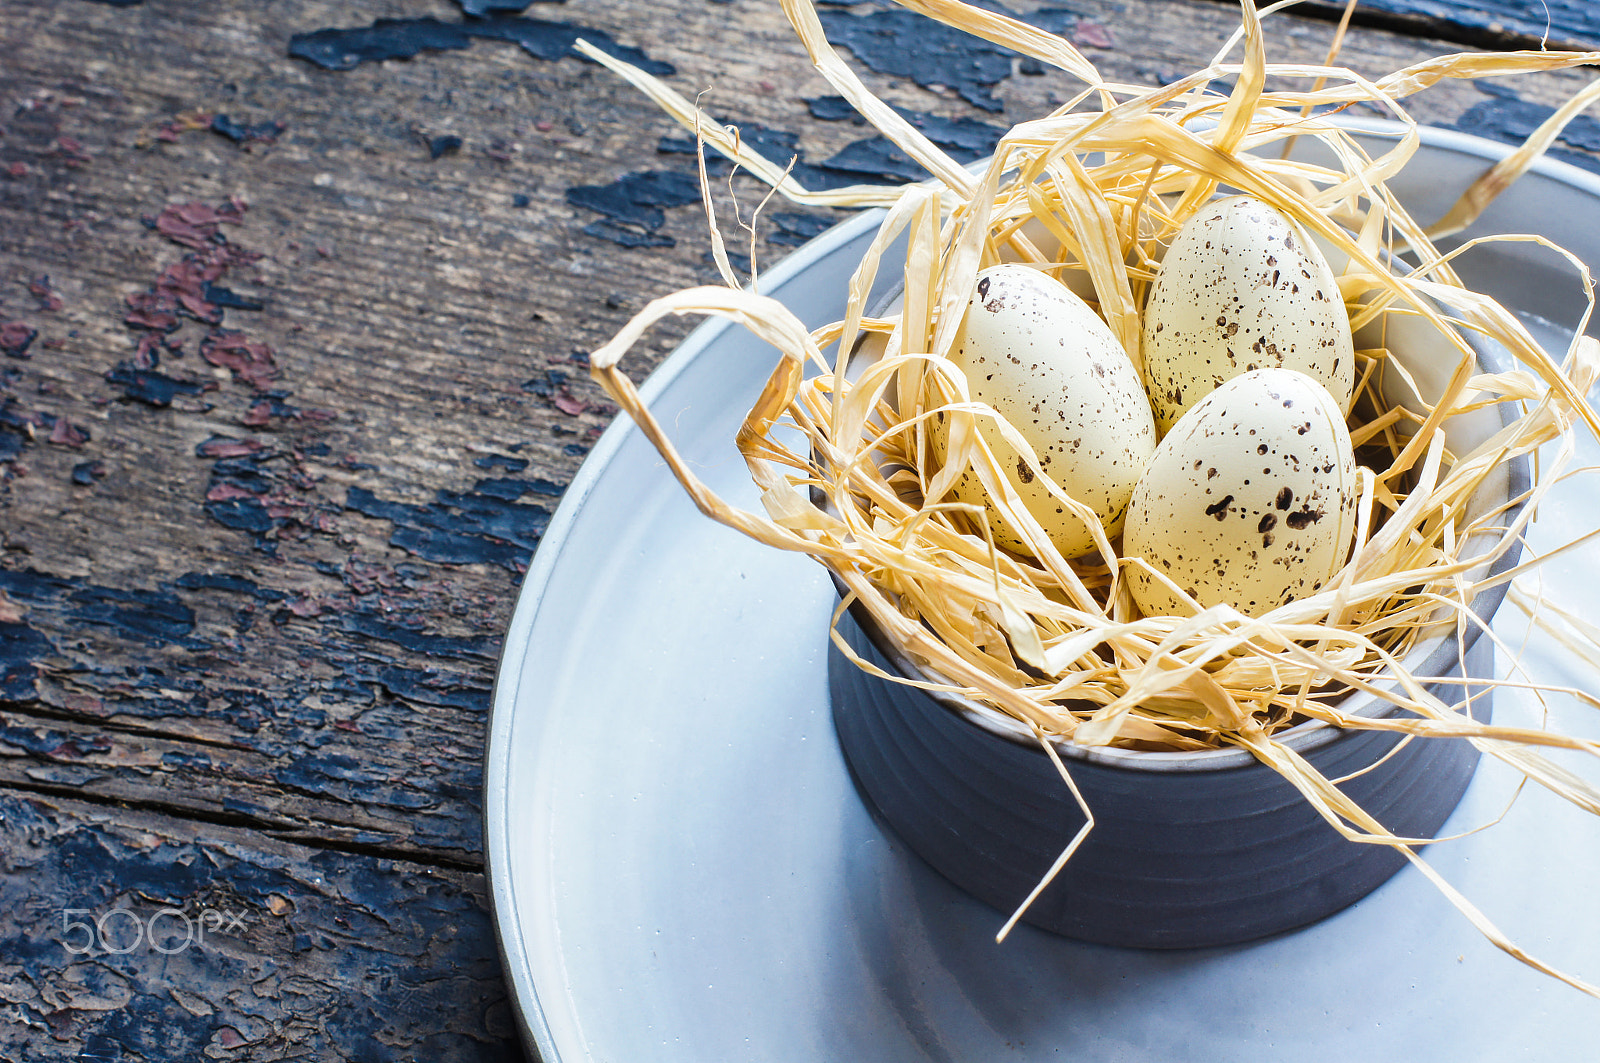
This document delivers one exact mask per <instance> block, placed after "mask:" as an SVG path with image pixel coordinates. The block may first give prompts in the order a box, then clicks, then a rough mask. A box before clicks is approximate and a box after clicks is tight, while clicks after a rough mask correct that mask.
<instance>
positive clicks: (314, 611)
mask: <svg viewBox="0 0 1600 1063" xmlns="http://www.w3.org/2000/svg"><path fill="white" fill-rule="evenodd" d="M289 612H291V613H293V614H294V615H295V616H308V617H309V616H321V615H322V603H321V602H319V601H317V599H315V598H293V599H291V600H290V602H289Z"/></svg>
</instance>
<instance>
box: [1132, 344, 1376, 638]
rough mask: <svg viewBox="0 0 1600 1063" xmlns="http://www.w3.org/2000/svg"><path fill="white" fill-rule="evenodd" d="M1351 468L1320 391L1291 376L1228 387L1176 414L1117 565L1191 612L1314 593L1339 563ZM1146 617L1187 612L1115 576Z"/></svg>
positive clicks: (1238, 381) (1348, 517)
mask: <svg viewBox="0 0 1600 1063" xmlns="http://www.w3.org/2000/svg"><path fill="white" fill-rule="evenodd" d="M1356 500H1357V488H1356V466H1355V458H1354V455H1353V454H1352V452H1351V448H1350V433H1349V432H1348V431H1347V430H1346V429H1345V423H1344V416H1343V414H1342V413H1341V412H1340V410H1339V406H1338V403H1337V402H1336V401H1335V399H1334V397H1333V396H1332V395H1330V394H1329V393H1328V389H1327V388H1325V387H1323V386H1322V385H1321V384H1320V383H1318V382H1317V381H1315V380H1313V379H1311V378H1310V377H1308V376H1306V375H1305V374H1304V373H1300V372H1298V371H1296V370H1293V369H1257V370H1254V371H1251V372H1248V373H1245V374H1244V375H1243V376H1238V377H1235V378H1233V379H1232V380H1230V381H1228V382H1227V383H1225V384H1223V385H1222V386H1221V387H1220V388H1218V389H1217V390H1215V391H1213V392H1212V393H1211V394H1210V395H1208V396H1206V397H1205V398H1204V399H1202V400H1201V401H1200V402H1199V403H1197V404H1196V405H1195V406H1194V408H1192V409H1191V410H1189V412H1188V413H1186V414H1184V415H1183V417H1182V418H1181V419H1180V420H1179V421H1178V423H1177V424H1176V425H1174V426H1173V429H1172V431H1170V432H1168V433H1167V435H1166V437H1165V438H1164V439H1162V441H1161V445H1160V446H1159V447H1157V448H1156V453H1155V457H1154V458H1152V459H1151V461H1150V467H1149V468H1148V469H1146V470H1145V474H1144V477H1143V479H1141V480H1140V481H1139V485H1138V487H1137V488H1135V490H1134V492H1133V498H1132V500H1131V502H1130V503H1129V506H1128V519H1127V526H1126V528H1125V529H1124V532H1123V554H1124V555H1125V556H1127V557H1141V558H1143V559H1144V560H1145V561H1147V562H1149V564H1150V565H1151V566H1152V567H1153V568H1154V569H1155V570H1156V571H1158V572H1160V573H1162V574H1163V575H1164V576H1166V577H1167V578H1168V579H1170V580H1171V581H1172V582H1173V583H1175V584H1176V585H1177V586H1178V587H1181V588H1182V589H1183V590H1184V591H1186V592H1187V593H1188V594H1189V595H1190V596H1191V597H1193V598H1194V599H1195V600H1196V601H1198V602H1199V603H1200V604H1201V605H1202V606H1212V605H1220V604H1224V603H1226V604H1229V605H1232V606H1233V607H1234V608H1236V609H1238V610H1239V611H1240V612H1241V613H1244V614H1245V615H1247V616H1261V615H1262V614H1264V613H1266V612H1268V611H1270V610H1272V609H1275V608H1277V607H1278V606H1280V605H1284V604H1286V603H1288V602H1291V601H1294V600H1295V599H1297V598H1302V597H1304V596H1306V595H1308V594H1312V593H1314V592H1316V591H1317V590H1319V589H1320V588H1321V587H1322V586H1323V585H1324V584H1326V583H1327V582H1328V580H1329V579H1331V578H1332V577H1333V575H1334V574H1335V573H1337V572H1338V571H1339V569H1340V568H1342V567H1343V566H1344V563H1345V561H1346V560H1348V557H1349V554H1350V544H1351V539H1352V537H1353V536H1354V533H1355V513H1356ZM1123 572H1124V573H1125V574H1126V576H1127V579H1128V586H1129V590H1130V591H1131V592H1132V594H1133V600H1134V601H1135V602H1136V603H1137V604H1138V606H1139V608H1140V609H1141V610H1142V611H1143V612H1144V614H1145V615H1146V616H1186V615H1189V614H1190V613H1191V612H1192V611H1193V610H1192V609H1191V608H1190V607H1189V606H1187V605H1186V604H1184V603H1183V601H1182V599H1180V598H1179V597H1178V595H1177V594H1175V593H1174V592H1173V591H1172V590H1171V589H1169V588H1168V587H1167V586H1166V585H1164V584H1163V583H1162V582H1161V581H1160V580H1158V579H1156V578H1155V577H1154V576H1152V575H1151V574H1150V573H1149V572H1147V571H1145V570H1144V568H1143V567H1142V566H1139V565H1125V566H1124V567H1123Z"/></svg>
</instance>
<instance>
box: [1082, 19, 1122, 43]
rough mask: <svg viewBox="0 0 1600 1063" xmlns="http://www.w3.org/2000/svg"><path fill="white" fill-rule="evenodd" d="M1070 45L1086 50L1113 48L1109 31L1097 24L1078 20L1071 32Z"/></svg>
mask: <svg viewBox="0 0 1600 1063" xmlns="http://www.w3.org/2000/svg"><path fill="white" fill-rule="evenodd" d="M1072 43H1073V44H1077V45H1082V46H1083V47H1086V48H1114V47H1116V45H1115V44H1113V43H1112V40H1111V31H1110V30H1108V29H1106V28H1105V27H1104V26H1102V25H1101V24H1100V23H1098V22H1091V21H1090V20H1088V19H1086V18H1080V19H1079V20H1078V24H1077V25H1076V26H1074V27H1073V30H1072Z"/></svg>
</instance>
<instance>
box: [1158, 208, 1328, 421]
mask: <svg viewBox="0 0 1600 1063" xmlns="http://www.w3.org/2000/svg"><path fill="white" fill-rule="evenodd" d="M1143 344H1144V346H1143V362H1144V385H1145V390H1146V392H1147V393H1148V394H1149V396H1150V405H1151V407H1152V408H1153V409H1154V410H1155V415H1156V425H1157V427H1158V428H1159V429H1160V430H1161V432H1162V433H1165V432H1167V431H1168V430H1170V429H1171V427H1172V426H1173V424H1175V423H1176V422H1177V420H1178V418H1179V417H1181V416H1183V412H1184V411H1185V410H1187V409H1189V408H1190V407H1191V406H1193V405H1194V404H1195V403H1197V402H1199V401H1200V400H1201V399H1203V398H1205V397H1206V396H1207V395H1209V394H1210V393H1211V392H1212V391H1213V390H1214V389H1216V388H1217V387H1219V386H1221V385H1222V383H1223V382H1224V381H1228V380H1232V379H1233V378H1234V377H1236V376H1238V375H1239V374H1241V373H1247V372H1249V371H1250V370H1252V369H1265V368H1270V367H1282V368H1285V369H1298V370H1299V371H1300V372H1302V373H1305V374H1306V375H1307V376H1309V377H1311V378H1312V379H1313V380H1316V381H1317V382H1318V383H1320V384H1321V385H1322V386H1323V387H1325V388H1327V389H1328V391H1329V393H1330V394H1332V395H1333V397H1334V400H1335V401H1336V402H1337V403H1338V405H1339V409H1340V410H1342V411H1348V410H1349V408H1350V398H1351V392H1352V390H1353V389H1354V387H1355V351H1354V345H1353V343H1352V342H1351V338H1350V318H1349V315H1348V314H1346V312H1345V309H1344V302H1343V300H1342V299H1341V298H1340V296H1339V285H1338V282H1337V280H1336V278H1335V277H1334V274H1333V270H1332V269H1330V268H1329V266H1328V262H1327V260H1326V259H1325V258H1324V257H1323V255H1322V252H1321V251H1319V250H1318V249H1317V246H1316V244H1315V243H1314V242H1313V241H1312V240H1311V239H1310V238H1309V237H1308V236H1306V234H1305V232H1304V231H1303V230H1302V229H1301V228H1300V227H1299V226H1298V225H1296V224H1295V223H1294V222H1293V221H1292V220H1291V219H1289V218H1288V217H1286V216H1284V215H1283V214H1280V213H1279V212H1278V211H1277V210H1275V209H1273V208H1272V207H1270V206H1268V205H1266V204H1265V203H1263V202H1261V201H1260V200H1258V199H1254V198H1252V197H1250V196H1233V197H1230V198H1227V199H1219V200H1217V201H1215V202H1213V203H1209V204H1207V205H1206V206H1205V207H1204V208H1202V209H1201V210H1200V211H1198V212H1196V213H1195V215H1194V216H1193V217H1191V218H1190V219H1189V220H1188V221H1187V222H1186V223H1185V224H1184V226H1183V228H1182V229H1180V230H1179V231H1178V235H1177V237H1176V238H1175V239H1174V240H1173V241H1172V246H1171V247H1169V248H1168V249H1167V253H1166V256H1165V257H1164V258H1163V259H1162V262H1161V267H1160V269H1159V270H1158V271H1157V273H1156V279H1155V283H1154V284H1153V285H1152V286H1151V289H1150V295H1149V297H1148V299H1147V300H1146V301H1145V308H1144V316H1143Z"/></svg>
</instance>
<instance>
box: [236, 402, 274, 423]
mask: <svg viewBox="0 0 1600 1063" xmlns="http://www.w3.org/2000/svg"><path fill="white" fill-rule="evenodd" d="M271 420H272V403H270V402H266V401H262V402H257V403H252V404H251V406H250V408H249V409H248V410H246V411H244V416H243V417H241V418H239V423H240V424H245V425H249V426H250V427H251V428H260V427H261V426H262V425H265V424H268V423H270V422H271Z"/></svg>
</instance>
